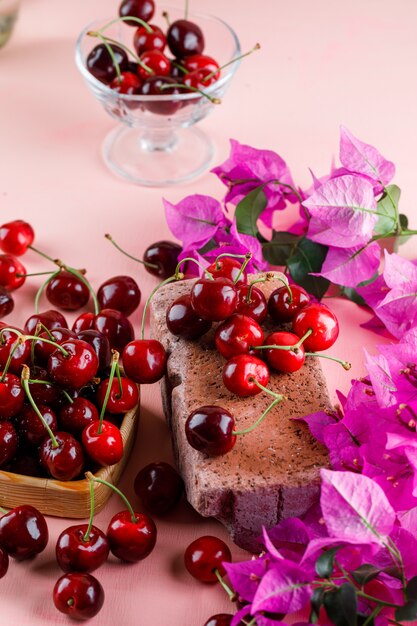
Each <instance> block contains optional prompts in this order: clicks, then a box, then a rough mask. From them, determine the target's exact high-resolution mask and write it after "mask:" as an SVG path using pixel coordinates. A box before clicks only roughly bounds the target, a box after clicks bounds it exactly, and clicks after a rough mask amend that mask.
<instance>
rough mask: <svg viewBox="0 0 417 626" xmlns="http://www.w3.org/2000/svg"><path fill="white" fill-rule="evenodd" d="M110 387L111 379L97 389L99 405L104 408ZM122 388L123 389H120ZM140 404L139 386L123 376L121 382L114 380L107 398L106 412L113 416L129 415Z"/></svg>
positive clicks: (103, 382)
mask: <svg viewBox="0 0 417 626" xmlns="http://www.w3.org/2000/svg"><path fill="white" fill-rule="evenodd" d="M108 387H109V379H108V378H107V379H106V380H103V381H102V382H101V383H100V384H99V386H98V389H97V403H98V405H99V406H100V407H102V406H103V404H104V400H105V397H106V393H107V389H108ZM120 387H121V389H120ZM138 402H139V391H138V386H137V385H136V383H135V382H134V381H132V380H129V378H126V377H125V376H122V377H121V378H120V381H119V380H118V379H117V378H113V380H112V383H111V388H110V394H109V396H108V398H107V404H106V411H107V412H108V413H112V414H116V415H117V414H120V413H127V411H130V410H131V409H133V408H135V406H136V405H137V403H138Z"/></svg>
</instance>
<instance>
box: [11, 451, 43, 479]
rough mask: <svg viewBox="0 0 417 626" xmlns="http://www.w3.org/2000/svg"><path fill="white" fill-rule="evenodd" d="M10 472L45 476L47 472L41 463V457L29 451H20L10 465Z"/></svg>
mask: <svg viewBox="0 0 417 626" xmlns="http://www.w3.org/2000/svg"><path fill="white" fill-rule="evenodd" d="M7 471H9V472H13V473H14V474H21V475H22V476H36V477H40V476H44V475H45V472H44V471H43V468H42V467H41V466H40V464H39V459H38V458H35V457H34V456H33V455H32V454H29V453H28V452H21V451H20V452H19V453H18V454H17V456H15V458H14V459H13V460H12V462H11V463H10V466H9V467H8V470H7Z"/></svg>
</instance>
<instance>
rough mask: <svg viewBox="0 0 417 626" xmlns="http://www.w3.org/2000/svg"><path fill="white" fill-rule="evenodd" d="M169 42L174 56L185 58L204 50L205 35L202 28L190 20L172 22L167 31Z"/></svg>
mask: <svg viewBox="0 0 417 626" xmlns="http://www.w3.org/2000/svg"><path fill="white" fill-rule="evenodd" d="M167 43H168V47H169V49H170V50H171V52H172V54H173V55H174V57H177V58H179V59H183V58H185V57H187V56H190V55H191V54H201V53H202V52H203V50H204V35H203V31H202V30H201V28H200V27H199V26H198V25H197V24H194V22H190V21H189V20H176V21H175V22H172V24H171V25H170V27H169V28H168V32H167Z"/></svg>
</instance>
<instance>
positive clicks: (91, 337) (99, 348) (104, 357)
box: [77, 330, 111, 372]
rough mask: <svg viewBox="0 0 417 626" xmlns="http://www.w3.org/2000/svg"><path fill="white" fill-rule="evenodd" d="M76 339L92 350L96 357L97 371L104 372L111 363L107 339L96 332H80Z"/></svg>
mask: <svg viewBox="0 0 417 626" xmlns="http://www.w3.org/2000/svg"><path fill="white" fill-rule="evenodd" d="M77 337H78V339H81V340H82V341H85V342H86V343H88V344H89V345H90V346H91V347H92V348H93V349H94V351H95V353H96V355H97V357H98V371H99V372H104V371H105V370H106V369H107V368H108V367H109V365H110V362H111V350H110V343H109V340H108V339H107V337H106V336H105V335H103V333H100V332H99V331H98V330H82V331H81V332H79V333H78V334H77Z"/></svg>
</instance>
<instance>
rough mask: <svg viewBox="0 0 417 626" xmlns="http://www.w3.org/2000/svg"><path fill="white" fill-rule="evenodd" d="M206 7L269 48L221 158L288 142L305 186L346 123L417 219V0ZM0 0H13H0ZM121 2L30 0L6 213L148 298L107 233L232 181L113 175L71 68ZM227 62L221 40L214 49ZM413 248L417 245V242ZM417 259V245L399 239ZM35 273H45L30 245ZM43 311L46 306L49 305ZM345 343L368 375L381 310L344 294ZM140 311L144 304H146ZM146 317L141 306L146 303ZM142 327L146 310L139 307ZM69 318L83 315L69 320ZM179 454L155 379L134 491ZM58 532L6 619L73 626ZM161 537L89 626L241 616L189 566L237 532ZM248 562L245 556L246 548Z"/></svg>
mask: <svg viewBox="0 0 417 626" xmlns="http://www.w3.org/2000/svg"><path fill="white" fill-rule="evenodd" d="M191 4H192V7H193V8H194V9H195V10H201V11H207V12H210V13H212V14H215V15H218V16H221V17H222V18H223V19H225V20H226V21H227V22H229V23H230V24H231V25H233V26H234V28H235V30H236V31H237V33H238V35H239V37H240V39H241V43H242V48H243V49H248V48H250V47H252V46H253V44H254V43H255V42H256V41H259V42H260V43H261V44H262V50H261V51H260V52H259V53H258V54H257V55H254V56H253V57H251V58H249V59H247V60H246V61H245V62H244V64H243V65H242V66H241V68H240V69H239V71H238V73H237V75H236V77H235V79H234V82H233V84H232V87H231V89H230V91H229V92H228V94H227V96H226V98H225V100H224V102H223V104H222V105H221V107H219V109H217V110H216V111H215V113H214V114H213V115H212V116H210V117H209V118H207V119H206V120H205V121H204V122H203V123H201V128H203V129H205V131H206V132H207V133H209V134H210V135H211V136H212V138H213V140H214V142H215V145H216V149H217V155H216V162H221V160H223V159H224V158H225V157H226V155H227V153H228V138H229V137H234V138H237V139H239V140H240V141H241V142H243V143H249V144H252V145H254V146H257V147H262V148H270V149H274V150H276V151H278V152H279V153H280V154H281V155H282V156H283V157H284V158H285V159H286V160H287V162H288V164H289V165H290V167H291V168H292V171H293V174H294V178H295V179H296V180H297V181H298V182H299V184H300V185H307V184H308V183H309V173H308V167H311V168H312V169H313V170H314V172H315V173H316V174H318V175H320V174H323V173H325V172H327V171H328V169H329V166H330V161H331V158H332V156H333V155H334V156H335V157H336V156H337V149H338V127H339V124H340V123H343V124H345V125H346V126H348V128H350V129H351V130H352V132H354V133H355V134H356V135H357V136H359V137H360V138H362V139H364V140H365V141H368V142H370V143H373V144H374V145H376V146H377V147H378V148H379V149H380V150H381V151H382V153H383V154H384V155H386V156H387V157H388V158H390V159H391V160H393V161H394V162H395V163H396V165H397V176H396V182H397V183H398V184H399V185H400V186H401V187H402V189H403V197H402V202H401V207H402V211H403V212H406V213H408V214H409V216H410V217H413V214H414V219H411V225H412V226H414V227H416V223H417V219H416V218H417V211H416V205H415V198H414V197H413V191H414V188H413V185H415V166H416V164H415V145H416V144H417V125H416V123H415V118H416V111H417V88H416V80H415V59H416V55H417V37H416V31H415V24H416V23H417V5H416V3H415V2H413V1H412V0H403V1H402V2H401V3H398V2H394V0H367V1H366V2H363V1H361V0H351V2H349V3H343V4H342V3H335V2H332V1H331V0H318V1H317V2H315V3H314V5H313V4H312V3H311V2H310V1H308V0H298V1H297V2H285V3H284V2H277V0H263V1H262V2H256V3H255V2H253V1H249V0H240V1H239V2H237V1H228V2H224V1H221V0H211V1H210V2H208V1H207V0H193V1H192V3H191ZM0 6H1V0H0ZM116 10H117V2H115V1H114V0H71V2H64V1H63V0H54V1H52V0H23V3H22V10H21V16H20V20H19V23H18V25H17V29H16V32H15V34H14V37H13V39H12V40H11V42H10V43H9V44H8V45H7V47H6V48H4V49H3V50H1V51H0V181H1V182H0V218H1V221H2V222H3V221H8V220H11V219H15V218H23V219H26V220H28V221H30V222H31V223H32V224H33V226H34V227H35V230H36V233H37V245H38V247H39V248H41V249H43V250H45V251H46V252H48V253H50V254H52V255H53V256H59V257H61V258H63V259H65V261H66V262H68V263H69V264H71V265H74V266H76V267H87V268H88V275H89V278H90V280H91V282H92V283H93V285H95V286H97V287H98V286H99V285H100V283H101V282H102V281H103V280H104V279H105V278H107V277H109V276H112V275H116V274H123V273H126V274H132V275H133V276H135V277H136V278H137V279H138V281H139V283H140V286H141V288H142V291H143V294H144V295H147V294H148V293H149V292H150V290H151V288H152V287H153V286H154V285H155V281H154V279H153V278H152V277H150V276H149V275H148V274H146V272H144V271H143V270H142V269H141V268H140V267H138V266H137V265H135V264H134V263H133V262H131V261H129V260H128V259H126V258H124V257H121V256H120V255H118V253H117V252H116V251H115V250H114V249H113V248H111V247H110V244H108V243H107V242H106V240H105V239H104V237H103V235H104V233H105V232H110V233H112V235H113V236H114V237H115V239H116V240H118V241H119V242H120V243H122V244H123V245H124V246H125V248H127V249H128V250H130V251H131V252H133V253H136V254H137V255H138V256H140V255H141V253H142V251H143V250H144V248H145V247H146V246H147V245H148V244H149V243H151V242H152V241H154V240H155V239H156V238H164V237H165V238H170V235H169V232H168V229H167V226H166V224H165V220H164V215H163V210H162V204H161V196H162V195H165V196H166V197H167V198H169V199H170V200H173V201H176V200H178V199H180V198H181V197H183V196H184V195H186V194H189V193H193V192H199V193H213V194H215V195H217V196H218V197H221V194H222V192H223V189H222V188H221V185H220V184H219V183H218V182H217V180H216V179H215V177H214V176H212V175H210V174H208V173H207V174H206V175H204V176H203V177H201V178H200V179H199V180H197V181H193V182H192V183H190V184H188V185H183V186H182V187H176V188H172V189H167V190H164V192H163V194H162V193H161V191H160V190H157V189H143V188H140V187H136V186H134V185H131V184H129V183H126V182H124V181H122V180H119V179H117V178H115V177H114V176H113V175H112V174H111V173H110V172H109V171H107V169H106V168H105V166H104V164H103V162H102V160H101V156H100V145H101V142H102V140H103V138H104V136H105V135H106V133H107V132H108V131H109V130H110V129H111V128H112V127H113V125H114V121H113V120H111V119H110V118H109V117H107V115H106V114H105V113H104V111H102V110H101V108H100V106H99V105H98V103H97V102H96V101H95V100H94V99H93V97H92V96H91V94H90V93H89V92H88V90H87V88H86V87H85V85H84V83H83V81H82V79H81V77H80V76H79V75H78V73H77V70H76V68H75V64H74V60H73V57H74V43H75V39H76V36H77V34H78V33H79V31H80V30H81V29H82V27H83V26H84V25H85V24H86V23H88V22H90V21H92V20H94V19H96V18H99V17H106V16H112V15H113V14H115V12H116ZM207 51H208V52H211V53H212V54H213V55H214V56H215V52H216V51H215V49H213V47H210V45H208V48H207ZM413 247H414V250H413ZM403 253H404V254H405V255H406V256H408V257H412V256H417V255H416V254H415V253H416V248H415V241H414V242H409V243H408V244H407V245H406V246H404V248H403ZM24 262H25V263H26V265H27V266H28V268H30V270H32V271H35V270H46V269H49V267H48V266H47V264H46V262H44V261H41V260H39V258H36V257H35V255H34V254H33V253H30V254H28V255H27V257H25V260H24ZM38 284H39V283H38V282H37V279H34V280H33V282H30V281H28V282H27V284H26V286H25V287H24V288H23V289H22V290H21V292H19V293H18V294H17V295H16V310H15V313H14V314H13V316H12V319H13V322H14V323H16V324H20V323H23V322H24V320H25V319H26V318H27V317H28V316H29V315H30V314H31V312H32V307H33V296H34V293H35V290H36V288H37V286H38ZM45 306H46V303H45ZM333 306H334V310H335V312H336V313H337V314H338V315H339V316H340V319H341V337H340V339H339V341H338V343H337V344H336V346H335V348H334V349H333V352H334V353H336V352H337V353H338V354H339V355H341V356H342V355H343V357H344V358H346V359H349V360H351V361H352V364H353V368H352V371H351V373H352V375H354V376H358V375H361V374H362V373H363V371H364V370H363V352H362V348H363V346H366V347H368V348H369V349H370V350H373V349H374V346H375V344H376V343H378V338H376V336H375V335H373V334H371V333H370V332H367V331H364V330H363V329H360V328H358V324H359V323H361V322H363V321H365V320H367V319H368V317H369V314H368V313H366V312H365V311H363V310H360V309H359V308H357V307H356V306H355V305H352V304H350V303H346V302H341V301H334V302H333ZM141 311H142V308H141ZM141 311H140V312H141ZM133 317H134V321H135V322H136V325H137V322H138V320H139V315H138V314H137V313H136V314H134V316H133ZM69 318H70V319H71V316H69ZM323 366H324V368H325V371H326V374H327V375H328V378H329V381H330V382H329V384H330V388H331V391H332V393H334V390H335V389H336V388H340V389H343V390H346V389H347V388H348V385H349V380H350V378H351V376H350V374H346V373H345V372H344V370H342V369H341V368H339V367H337V366H336V365H334V364H332V363H328V362H324V364H323ZM158 459H166V460H170V459H171V451H170V441H169V435H168V431H167V428H166V426H165V423H164V420H163V416H162V409H161V401H160V396H159V387H158V386H157V385H155V386H153V387H145V388H143V390H142V416H141V423H140V428H139V434H138V438H137V443H136V446H135V449H134V452H133V454H132V458H131V460H130V463H129V467H128V471H126V472H125V475H124V477H123V479H122V481H121V486H122V488H124V489H125V490H126V492H127V494H128V495H129V496H132V499H134V497H133V490H132V481H133V478H134V476H135V475H136V472H137V471H138V470H139V469H140V468H141V467H142V466H143V465H145V464H147V463H148V462H150V461H153V460H158ZM120 508H121V506H120V502H119V501H118V500H117V499H116V498H112V499H111V501H110V503H109V504H108V506H107V507H106V508H105V510H104V511H103V512H102V513H101V514H100V515H98V517H97V520H96V523H97V525H99V526H101V527H103V528H105V527H106V524H107V522H108V521H109V519H110V517H111V516H112V515H113V514H114V513H115V512H116V511H117V510H119V509H120ZM48 521H49V528H50V542H49V545H48V548H47V549H46V550H45V552H44V553H43V554H42V555H41V556H39V557H38V558H37V559H36V560H34V561H32V562H29V563H16V562H12V563H11V565H10V568H9V572H8V574H7V576H6V577H5V578H4V579H2V581H1V582H0V586H1V592H0V595H1V608H0V612H1V617H0V623H1V624H7V623H13V622H14V623H15V624H19V626H29V625H30V626H38V625H40V624H64V623H68V620H67V618H66V617H65V616H62V615H60V614H59V613H57V612H56V610H55V608H54V607H53V604H52V601H51V591H52V588H53V585H54V583H55V580H56V579H57V578H58V577H59V576H60V571H59V569H58V567H57V565H56V564H55V562H54V546H55V541H56V538H57V536H58V534H59V533H60V532H61V531H62V530H63V529H64V528H65V527H66V526H67V525H68V522H67V521H65V520H58V519H49V520H48ZM157 524H158V531H159V539H158V542H157V547H156V549H155V551H154V552H153V554H152V555H151V556H150V557H149V558H148V559H146V560H145V561H143V562H142V563H139V564H136V565H133V566H127V565H122V564H120V563H119V562H116V560H113V559H110V561H109V563H108V564H107V565H106V566H104V567H103V568H101V569H100V570H99V571H98V572H97V577H98V578H99V580H100V581H101V582H102V584H103V586H104V588H105V593H106V601H105V605H104V608H103V610H102V611H101V613H100V614H99V615H98V616H97V617H96V618H94V619H93V620H91V622H90V623H91V624H92V626H94V625H98V624H100V626H113V625H114V624H116V623H117V624H121V625H123V626H133V625H134V624H135V625H136V626H148V625H151V624H152V626H168V624H169V625H170V626H199V625H201V626H202V625H203V624H204V622H205V620H206V619H207V618H208V617H209V616H210V615H211V614H213V613H216V612H220V611H230V610H231V607H230V604H229V602H228V600H227V598H226V597H225V594H224V593H223V592H222V590H221V589H220V588H219V587H218V586H216V587H207V586H202V585H200V584H198V583H197V582H195V581H194V580H192V579H191V578H190V577H189V576H188V575H187V573H186V572H184V570H183V567H182V554H183V551H184V549H185V547H186V546H187V545H188V543H189V542H190V541H192V540H193V539H195V538H196V537H198V536H200V535H202V534H208V533H209V534H216V535H218V536H220V537H222V538H225V539H226V532H225V531H224V529H223V528H222V527H221V526H220V525H219V524H218V523H217V522H215V521H212V520H205V519H202V518H200V517H199V516H198V515H197V514H196V513H194V512H193V511H192V510H191V509H190V507H189V506H188V505H187V504H185V503H183V504H182V505H181V506H180V507H179V509H178V510H177V511H176V512H175V513H174V514H172V515H171V516H170V517H168V518H165V519H164V520H157ZM233 551H234V556H235V557H236V558H241V557H243V552H242V551H239V550H238V549H237V548H234V550H233Z"/></svg>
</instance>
